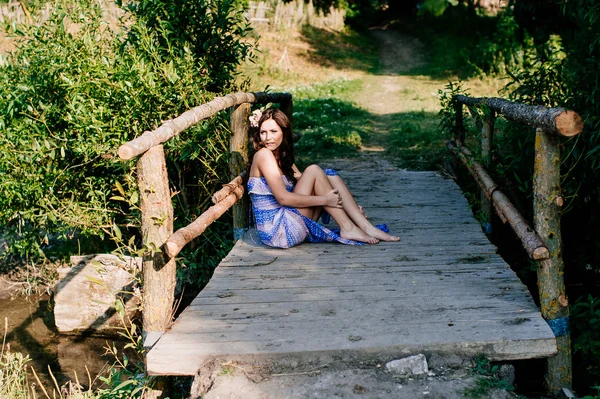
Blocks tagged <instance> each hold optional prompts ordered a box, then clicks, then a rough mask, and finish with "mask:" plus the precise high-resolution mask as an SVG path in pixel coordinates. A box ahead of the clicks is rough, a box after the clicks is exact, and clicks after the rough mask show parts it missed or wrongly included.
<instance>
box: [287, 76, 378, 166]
mask: <svg viewBox="0 0 600 399" xmlns="http://www.w3.org/2000/svg"><path fill="white" fill-rule="evenodd" d="M361 87H362V83H361V81H359V80H334V81H330V82H327V83H325V84H317V85H309V86H298V87H296V88H294V89H293V90H291V92H292V94H293V96H294V98H295V101H294V129H295V131H297V132H298V133H301V134H302V139H301V140H300V141H299V142H298V143H297V144H296V158H297V163H298V165H299V166H300V167H305V166H307V165H309V164H311V163H314V162H318V161H319V160H322V159H330V158H332V157H351V156H356V155H358V151H359V150H360V148H361V146H362V143H363V140H365V139H366V138H367V137H368V136H370V134H371V133H372V125H371V124H370V123H368V118H369V116H370V114H369V113H368V112H367V111H365V110H363V109H362V108H360V107H358V106H357V105H356V104H354V103H353V102H352V101H350V100H348V98H349V97H351V96H352V94H353V93H354V92H356V91H358V90H360V89H361Z"/></svg>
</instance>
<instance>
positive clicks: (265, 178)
mask: <svg viewBox="0 0 600 399" xmlns="http://www.w3.org/2000/svg"><path fill="white" fill-rule="evenodd" d="M253 117H254V118H256V119H259V120H258V121H257V120H256V119H253ZM253 117H251V124H252V125H254V126H255V127H257V128H256V129H255V131H254V132H253V134H252V142H253V145H254V149H255V150H256V153H255V154H254V158H253V159H252V165H251V167H250V177H249V179H248V192H249V193H250V198H251V200H252V208H253V211H254V217H255V221H256V228H257V230H258V232H259V236H260V239H261V241H262V242H263V243H264V244H266V245H269V246H272V247H277V248H289V247H292V246H294V245H298V244H300V243H302V242H304V241H308V242H326V241H329V242H332V241H337V242H341V243H343V244H351V245H357V244H363V243H368V244H376V243H378V242H379V240H383V241H399V240H400V238H399V237H396V236H392V235H390V234H387V227H386V226H385V225H382V226H377V227H375V226H373V225H372V224H371V223H370V222H369V221H368V220H367V218H366V217H365V215H364V213H363V212H362V209H361V208H360V207H359V206H358V205H357V204H356V201H354V198H353V197H352V194H351V193H350V191H349V190H348V188H347V187H346V184H344V182H343V181H342V179H341V178H340V176H339V175H338V174H337V172H335V171H334V170H333V169H327V170H325V171H324V170H323V169H321V168H320V167H319V166H317V165H311V166H309V167H308V168H306V170H305V171H304V173H301V172H300V171H299V170H298V168H297V167H296V165H295V164H294V142H293V139H292V128H291V124H290V121H289V120H288V118H287V117H286V116H285V114H284V113H283V112H282V111H280V110H278V109H274V108H269V109H267V110H266V111H265V112H264V113H262V114H254V115H253ZM324 210H325V211H327V213H328V214H329V215H331V217H333V218H334V219H335V221H336V222H337V223H338V225H339V226H340V231H339V234H337V233H336V232H333V231H331V230H329V229H328V228H326V227H324V226H322V225H321V224H319V223H317V220H318V219H319V217H320V216H321V214H322V213H323V211H324Z"/></svg>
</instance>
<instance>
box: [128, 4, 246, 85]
mask: <svg viewBox="0 0 600 399" xmlns="http://www.w3.org/2000/svg"><path fill="white" fill-rule="evenodd" d="M117 4H119V5H120V6H122V5H125V7H126V9H128V10H129V11H130V12H131V13H132V14H133V15H134V16H136V17H137V19H138V20H139V21H141V22H143V23H144V25H145V27H146V28H147V29H148V30H149V31H152V32H161V34H160V35H159V36H157V39H158V50H159V53H160V54H161V56H163V57H165V58H167V59H168V58H169V57H172V56H173V55H178V56H185V54H186V53H191V55H192V57H193V60H194V64H195V66H196V68H195V72H196V73H198V74H201V75H204V76H205V77H206V78H207V80H206V83H205V86H203V87H204V88H205V89H206V90H208V91H213V92H220V91H229V90H234V89H235V86H234V85H233V79H232V77H234V76H235V73H236V69H237V66H238V65H239V64H240V62H241V61H242V60H244V59H246V58H247V57H249V56H250V55H251V53H252V51H251V50H252V47H251V44H250V43H249V42H246V41H242V40H240V38H242V37H245V36H247V35H248V34H249V32H250V30H251V28H250V25H249V24H248V22H247V20H246V19H245V18H244V16H243V7H242V6H243V4H242V2H240V1H239V0H220V1H212V0H200V1H182V0H140V1H137V2H123V1H122V0H118V1H117ZM130 40H131V41H133V42H139V41H142V40H143V37H135V36H134V37H130Z"/></svg>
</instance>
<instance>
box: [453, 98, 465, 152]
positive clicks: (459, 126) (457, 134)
mask: <svg viewBox="0 0 600 399" xmlns="http://www.w3.org/2000/svg"><path fill="white" fill-rule="evenodd" d="M454 112H455V114H456V127H455V130H454V141H456V142H457V143H461V144H464V142H465V125H464V122H463V105H462V103H461V102H458V101H456V100H455V101H454Z"/></svg>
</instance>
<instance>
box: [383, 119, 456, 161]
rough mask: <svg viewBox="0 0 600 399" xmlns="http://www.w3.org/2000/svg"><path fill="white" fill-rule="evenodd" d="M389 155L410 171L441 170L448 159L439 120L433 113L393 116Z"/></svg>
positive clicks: (445, 139)
mask: <svg viewBox="0 0 600 399" xmlns="http://www.w3.org/2000/svg"><path fill="white" fill-rule="evenodd" d="M392 120H393V122H392V123H393V126H394V127H393V128H392V129H391V131H390V137H389V146H388V147H387V153H388V154H390V155H391V156H393V157H394V158H395V159H396V163H397V164H398V166H399V167H401V168H406V169H411V170H436V169H439V165H440V164H441V162H442V160H443V158H444V157H446V156H448V150H447V149H446V146H445V144H446V141H447V140H448V137H447V135H446V134H445V133H443V132H442V130H441V129H440V128H439V127H438V123H439V118H438V116H437V114H436V113H433V112H425V111H420V112H408V113H402V114H396V115H393V116H392Z"/></svg>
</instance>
